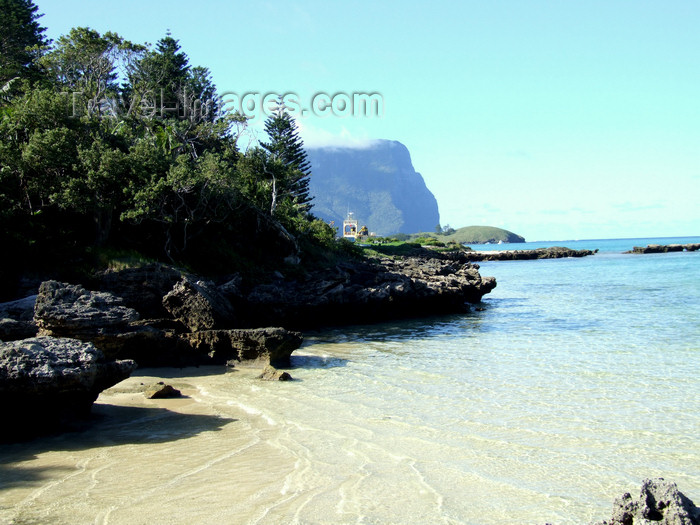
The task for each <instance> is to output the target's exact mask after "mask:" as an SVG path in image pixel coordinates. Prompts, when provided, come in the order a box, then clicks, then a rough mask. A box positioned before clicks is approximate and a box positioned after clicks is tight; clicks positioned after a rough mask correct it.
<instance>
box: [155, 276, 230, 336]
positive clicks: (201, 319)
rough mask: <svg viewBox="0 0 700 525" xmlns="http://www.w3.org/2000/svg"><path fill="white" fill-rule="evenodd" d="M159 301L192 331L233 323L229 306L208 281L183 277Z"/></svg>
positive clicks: (228, 325)
mask: <svg viewBox="0 0 700 525" xmlns="http://www.w3.org/2000/svg"><path fill="white" fill-rule="evenodd" d="M162 302H163V306H164V307H165V309H166V310H167V311H168V312H169V313H170V314H171V315H172V316H173V317H174V318H175V319H177V320H178V321H180V322H181V323H182V324H183V325H185V326H186V327H187V328H188V329H189V330H191V331H192V332H197V331H200V330H212V329H214V328H226V327H230V326H233V324H234V312H233V307H232V306H231V304H230V303H229V301H228V300H227V299H226V297H224V296H223V295H222V294H221V293H219V291H218V290H217V289H216V287H215V286H214V283H212V282H207V281H195V280H193V279H191V278H189V277H185V278H183V279H182V280H181V281H180V282H178V283H176V284H175V286H174V287H173V289H172V290H171V291H170V292H168V294H167V295H166V296H165V297H163V299H162Z"/></svg>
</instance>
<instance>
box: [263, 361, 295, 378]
mask: <svg viewBox="0 0 700 525" xmlns="http://www.w3.org/2000/svg"><path fill="white" fill-rule="evenodd" d="M258 379H262V380H263V381H291V380H292V376H291V375H289V373H288V372H282V371H281V370H277V369H276V368H275V367H274V366H270V365H267V366H266V367H265V368H263V371H262V374H260V375H259V376H258Z"/></svg>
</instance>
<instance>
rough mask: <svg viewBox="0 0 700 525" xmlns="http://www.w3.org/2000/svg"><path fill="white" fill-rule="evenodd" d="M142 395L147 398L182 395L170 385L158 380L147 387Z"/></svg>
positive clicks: (167, 397)
mask: <svg viewBox="0 0 700 525" xmlns="http://www.w3.org/2000/svg"><path fill="white" fill-rule="evenodd" d="M143 395H144V396H146V397H147V398H148V399H169V398H173V397H182V392H180V391H179V390H178V389H176V388H175V387H173V386H172V385H166V384H165V383H163V382H162V381H159V382H158V383H154V384H152V385H150V386H149V387H147V388H146V390H144V392H143Z"/></svg>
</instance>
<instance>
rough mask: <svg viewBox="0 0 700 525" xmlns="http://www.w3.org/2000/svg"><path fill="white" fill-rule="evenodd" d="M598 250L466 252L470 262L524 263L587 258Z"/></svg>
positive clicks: (548, 249)
mask: <svg viewBox="0 0 700 525" xmlns="http://www.w3.org/2000/svg"><path fill="white" fill-rule="evenodd" d="M597 252H598V250H572V249H571V248H564V247H562V246H551V247H549V248H536V249H534V250H503V251H492V252H474V251H471V252H467V257H468V258H469V260H470V261H526V260H532V259H562V258H565V257H587V256H589V255H593V254H595V253H597Z"/></svg>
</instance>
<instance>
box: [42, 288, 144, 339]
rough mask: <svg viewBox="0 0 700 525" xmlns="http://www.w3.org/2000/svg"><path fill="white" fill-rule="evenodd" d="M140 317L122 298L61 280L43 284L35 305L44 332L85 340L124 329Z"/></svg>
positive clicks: (45, 333)
mask: <svg viewBox="0 0 700 525" xmlns="http://www.w3.org/2000/svg"><path fill="white" fill-rule="evenodd" d="M138 318H139V314H138V312H137V311H136V310H134V309H132V308H128V307H126V306H124V304H123V300H122V299H121V298H120V297H116V296H114V295H112V294H111V293H108V292H89V291H87V290H85V289H84V288H83V287H81V286H78V285H73V284H67V283H59V282H57V281H45V282H43V283H41V286H40V287H39V295H38V296H37V299H36V305H35V307H34V320H35V322H36V324H37V326H38V327H39V333H40V335H50V336H54V337H63V336H68V337H75V338H77V339H82V340H91V339H94V338H95V337H96V336H99V335H104V334H110V333H114V332H117V331H119V330H123V329H124V328H125V327H127V326H128V325H129V323H131V322H132V321H136V320H137V319H138Z"/></svg>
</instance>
